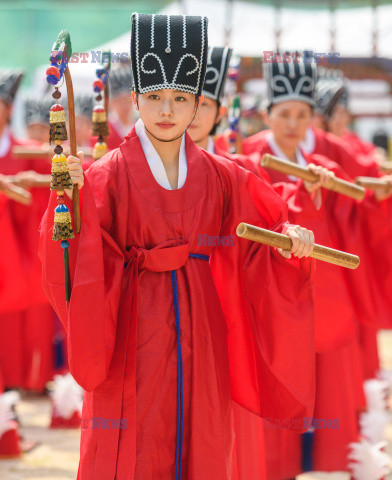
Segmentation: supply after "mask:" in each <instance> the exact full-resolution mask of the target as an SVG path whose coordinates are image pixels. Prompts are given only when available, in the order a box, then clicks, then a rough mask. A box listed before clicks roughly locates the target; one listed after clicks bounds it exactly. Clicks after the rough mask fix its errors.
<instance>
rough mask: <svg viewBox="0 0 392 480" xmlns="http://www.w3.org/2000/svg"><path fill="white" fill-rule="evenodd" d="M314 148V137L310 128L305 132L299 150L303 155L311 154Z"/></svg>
mask: <svg viewBox="0 0 392 480" xmlns="http://www.w3.org/2000/svg"><path fill="white" fill-rule="evenodd" d="M315 147H316V137H315V135H314V131H313V128H312V127H309V128H308V129H307V130H306V134H305V138H304V140H303V142H302V143H301V148H302V150H303V151H304V152H305V153H313V152H314V149H315Z"/></svg>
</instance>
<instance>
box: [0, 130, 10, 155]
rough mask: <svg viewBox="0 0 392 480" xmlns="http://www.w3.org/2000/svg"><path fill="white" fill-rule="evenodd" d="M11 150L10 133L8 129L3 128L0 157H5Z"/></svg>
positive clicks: (0, 140)
mask: <svg viewBox="0 0 392 480" xmlns="http://www.w3.org/2000/svg"><path fill="white" fill-rule="evenodd" d="M10 148H11V131H10V129H9V128H8V127H5V128H4V131H3V134H2V135H1V137H0V157H5V156H6V155H7V153H8V152H9V150H10Z"/></svg>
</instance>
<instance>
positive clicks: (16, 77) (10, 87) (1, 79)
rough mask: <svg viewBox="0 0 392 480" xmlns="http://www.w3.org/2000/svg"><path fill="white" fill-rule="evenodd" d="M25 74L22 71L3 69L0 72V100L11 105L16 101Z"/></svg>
mask: <svg viewBox="0 0 392 480" xmlns="http://www.w3.org/2000/svg"><path fill="white" fill-rule="evenodd" d="M24 75H25V72H24V71H23V70H21V69H15V70H14V69H1V70H0V100H3V101H4V102H5V103H7V104H8V105H11V104H12V103H13V101H14V99H15V95H16V92H17V90H18V88H19V85H20V82H21V81H22V79H23V77H24Z"/></svg>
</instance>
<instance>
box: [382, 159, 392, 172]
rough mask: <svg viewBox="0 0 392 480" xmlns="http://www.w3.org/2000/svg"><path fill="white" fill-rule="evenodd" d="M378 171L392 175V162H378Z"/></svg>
mask: <svg viewBox="0 0 392 480" xmlns="http://www.w3.org/2000/svg"><path fill="white" fill-rule="evenodd" d="M380 170H381V171H383V172H385V173H392V162H390V161H388V160H385V161H382V162H380Z"/></svg>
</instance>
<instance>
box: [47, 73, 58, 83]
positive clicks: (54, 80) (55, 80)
mask: <svg viewBox="0 0 392 480" xmlns="http://www.w3.org/2000/svg"><path fill="white" fill-rule="evenodd" d="M46 81H47V82H48V83H50V85H57V84H58V82H59V79H58V78H57V77H55V76H54V75H48V76H47V77H46Z"/></svg>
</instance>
